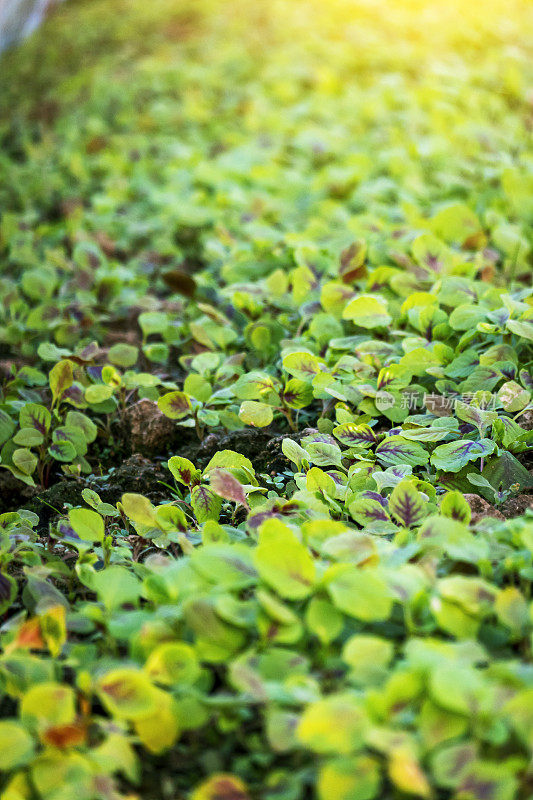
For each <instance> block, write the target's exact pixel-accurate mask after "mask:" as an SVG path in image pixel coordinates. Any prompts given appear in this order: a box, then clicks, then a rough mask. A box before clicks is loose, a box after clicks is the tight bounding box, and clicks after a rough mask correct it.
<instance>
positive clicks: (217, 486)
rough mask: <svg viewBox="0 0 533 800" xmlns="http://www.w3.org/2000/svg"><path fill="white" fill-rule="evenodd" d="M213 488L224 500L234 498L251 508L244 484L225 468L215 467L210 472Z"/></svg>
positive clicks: (233, 499)
mask: <svg viewBox="0 0 533 800" xmlns="http://www.w3.org/2000/svg"><path fill="white" fill-rule="evenodd" d="M209 478H210V481H211V489H212V490H213V491H214V492H215V494H217V495H218V496H219V497H223V498H224V500H232V501H233V502H234V503H238V504H240V505H241V506H244V508H246V509H248V511H249V510H250V506H249V505H248V501H247V499H246V495H245V493H244V489H243V487H242V484H241V483H239V481H238V480H237V478H234V477H233V475H232V474H231V472H228V471H227V470H225V469H215V470H213V472H211V473H210V476H209Z"/></svg>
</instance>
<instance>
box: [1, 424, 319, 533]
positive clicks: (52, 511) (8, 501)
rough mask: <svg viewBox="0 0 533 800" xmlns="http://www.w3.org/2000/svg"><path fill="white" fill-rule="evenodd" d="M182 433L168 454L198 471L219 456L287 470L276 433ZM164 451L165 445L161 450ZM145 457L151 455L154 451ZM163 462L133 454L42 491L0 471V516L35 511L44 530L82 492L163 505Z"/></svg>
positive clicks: (166, 476) (264, 469)
mask: <svg viewBox="0 0 533 800" xmlns="http://www.w3.org/2000/svg"><path fill="white" fill-rule="evenodd" d="M181 430H182V431H184V432H185V436H183V435H182V436H181V444H179V445H178V444H176V446H174V447H172V449H171V450H170V453H171V454H173V455H181V456H184V457H185V458H188V459H190V460H191V461H192V462H193V463H194V464H196V465H197V466H198V467H200V468H201V469H203V468H205V466H206V465H207V464H208V463H209V461H210V460H211V458H212V457H213V456H214V455H215V453H217V452H218V451H220V450H234V451H235V452H237V453H241V454H242V455H244V456H246V457H247V458H249V459H250V461H251V462H252V464H253V465H254V469H255V471H256V473H266V474H269V475H275V474H276V473H279V472H283V471H285V470H287V469H289V468H290V462H289V461H288V459H287V458H285V456H284V455H283V452H282V450H281V444H282V442H283V439H284V438H285V436H284V435H280V434H279V432H278V431H273V430H269V429H266V428H262V429H254V428H246V429H244V430H239V431H232V432H230V433H225V434H215V433H212V434H209V436H207V437H206V438H205V439H204V440H203V441H202V442H199V441H198V439H196V437H194V439H193V440H192V441H191V439H192V437H190V436H188V435H187V434H188V431H187V429H181ZM308 432H309V431H308V430H306V431H304V432H302V433H298V434H291V436H290V438H293V439H295V440H296V441H298V440H299V439H300V438H301V436H302V435H303V434H304V433H308ZM158 449H159V448H156V450H158ZM168 449H169V445H168V441H167V442H165V450H168ZM150 455H153V451H151V452H150ZM166 457H168V456H167V454H165V456H161V455H160V454H157V455H156V456H154V460H149V459H148V458H146V456H145V454H142V455H141V454H140V453H135V454H133V455H131V456H130V457H129V458H126V459H125V460H124V461H123V462H122V464H121V465H120V466H118V467H111V468H110V469H109V470H108V471H107V472H106V473H105V474H104V475H101V476H95V475H91V476H89V477H87V478H70V479H63V480H59V481H58V482H57V483H55V484H53V485H52V486H50V487H49V488H48V489H46V490H44V491H40V490H39V488H32V487H27V486H24V484H21V483H20V481H18V480H16V479H15V478H14V477H13V476H12V475H11V473H10V472H8V471H7V470H0V511H14V510H16V509H18V508H21V507H24V508H27V509H29V510H30V511H34V512H35V513H36V514H38V516H39V519H40V529H41V530H44V529H46V528H47V527H48V523H49V522H50V521H51V520H53V519H54V518H55V517H56V516H57V515H58V514H63V513H65V511H66V510H68V507H69V506H77V505H84V500H83V498H82V494H81V493H82V490H83V489H85V488H87V489H92V490H93V491H95V492H98V494H99V495H100V497H101V499H102V500H103V501H104V502H106V503H112V504H114V503H116V502H117V501H118V500H120V498H121V497H122V495H123V494H124V493H125V492H136V493H138V494H143V495H145V496H146V497H148V498H149V499H150V500H151V501H152V502H153V503H161V502H164V501H165V500H167V501H168V500H169V499H170V489H169V488H168V487H167V486H165V485H164V484H165V483H166V484H170V485H172V482H173V481H172V477H171V475H170V473H169V472H168V470H167V469H166V466H165V465H164V460H166Z"/></svg>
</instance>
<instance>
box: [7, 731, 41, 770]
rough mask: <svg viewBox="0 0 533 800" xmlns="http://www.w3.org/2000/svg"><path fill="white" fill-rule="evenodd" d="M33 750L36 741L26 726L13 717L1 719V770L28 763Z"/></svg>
mask: <svg viewBox="0 0 533 800" xmlns="http://www.w3.org/2000/svg"><path fill="white" fill-rule="evenodd" d="M33 752H34V742H33V739H32V737H31V736H30V734H29V733H28V731H27V730H26V728H24V727H23V726H22V725H21V724H20V723H19V722H16V721H15V720H12V719H4V720H0V770H2V771H3V772H8V771H10V770H12V769H15V768H16V767H20V766H22V765H23V764H27V763H28V761H29V760H30V759H31V757H32V756H33Z"/></svg>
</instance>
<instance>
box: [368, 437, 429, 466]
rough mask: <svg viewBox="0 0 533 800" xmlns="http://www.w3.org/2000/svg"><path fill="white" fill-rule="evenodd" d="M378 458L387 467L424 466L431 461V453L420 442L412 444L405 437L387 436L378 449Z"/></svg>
mask: <svg viewBox="0 0 533 800" xmlns="http://www.w3.org/2000/svg"><path fill="white" fill-rule="evenodd" d="M376 458H377V459H378V461H380V462H381V463H382V464H385V466H387V467H393V466H395V465H396V464H409V466H411V467H416V466H423V465H424V464H427V463H428V461H429V453H428V452H427V451H426V450H424V448H423V447H422V445H421V444H419V443H418V442H410V441H408V440H407V439H404V438H403V436H397V435H393V436H387V438H386V439H385V440H384V441H383V442H382V443H381V444H380V445H378V447H377V448H376Z"/></svg>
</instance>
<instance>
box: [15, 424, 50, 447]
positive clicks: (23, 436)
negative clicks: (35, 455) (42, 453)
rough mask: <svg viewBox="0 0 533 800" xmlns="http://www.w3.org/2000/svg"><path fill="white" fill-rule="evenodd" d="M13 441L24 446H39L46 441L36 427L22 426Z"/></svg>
mask: <svg viewBox="0 0 533 800" xmlns="http://www.w3.org/2000/svg"><path fill="white" fill-rule="evenodd" d="M13 441H14V442H15V444H20V445H23V446H24V447H39V445H41V444H42V443H43V442H44V436H43V435H42V433H40V432H39V431H36V430H35V428H21V429H20V430H19V431H17V433H16V434H15V436H13Z"/></svg>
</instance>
